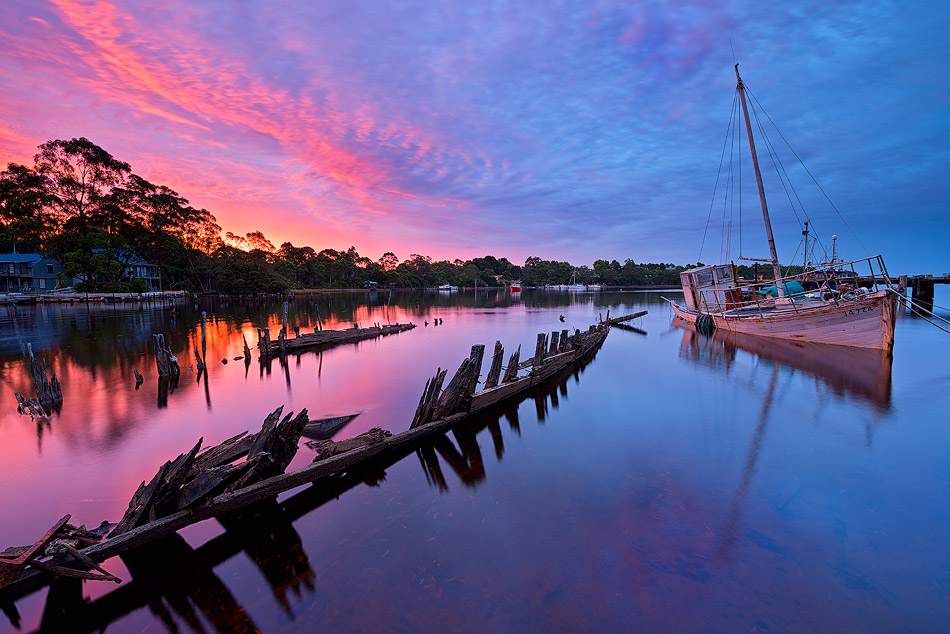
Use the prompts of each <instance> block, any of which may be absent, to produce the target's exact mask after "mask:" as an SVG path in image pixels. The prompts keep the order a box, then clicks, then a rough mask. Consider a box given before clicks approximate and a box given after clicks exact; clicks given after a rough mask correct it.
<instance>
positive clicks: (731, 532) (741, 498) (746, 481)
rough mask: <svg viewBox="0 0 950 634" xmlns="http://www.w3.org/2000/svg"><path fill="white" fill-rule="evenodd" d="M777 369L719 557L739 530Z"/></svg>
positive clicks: (729, 546) (760, 446)
mask: <svg viewBox="0 0 950 634" xmlns="http://www.w3.org/2000/svg"><path fill="white" fill-rule="evenodd" d="M778 368H779V366H778V364H772V378H771V379H770V380H769V389H768V391H767V392H766V393H765V402H764V403H762V413H761V414H759V424H758V426H757V427H756V428H755V434H753V436H752V444H750V445H749V455H748V456H746V460H745V465H744V466H743V467H742V479H741V480H740V481H739V489H738V490H737V491H736V496H735V498H734V499H733V501H732V509H731V510H730V512H729V522H728V523H727V524H726V529H725V531H724V534H723V541H722V545H721V546H720V548H719V553H720V555H726V554H727V553H728V551H729V550H730V549H731V548H732V543H733V542H734V541H735V539H736V532H737V531H738V530H739V523H740V521H741V519H742V511H743V510H744V509H745V503H746V498H748V497H749V487H750V485H751V484H752V476H754V475H755V465H756V462H758V460H759V450H760V449H761V448H762V438H763V437H764V436H765V426H766V424H767V423H768V422H769V410H771V409H772V399H773V397H774V396H775V384H776V383H777V382H778Z"/></svg>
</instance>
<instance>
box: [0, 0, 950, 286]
mask: <svg viewBox="0 0 950 634" xmlns="http://www.w3.org/2000/svg"><path fill="white" fill-rule="evenodd" d="M948 33H950V3H946V2H937V1H924V2H907V1H906V0H895V1H887V0H859V1H856V2H850V1H847V0H842V1H838V2H834V3H830V2H828V1H827V0H802V1H793V2H783V3H773V2H761V1H760V0H756V1H745V0H742V1H739V0H735V1H732V2H728V1H726V2H683V1H672V2H669V1H668V2H654V1H649V0H646V1H644V0H636V1H633V2H606V1H604V2H601V1H597V0H524V1H519V2H514V1H510V2H499V1H492V0H479V1H478V2H472V1H471V0H439V1H437V2H434V1H432V0H400V1H395V0H393V1H386V0H346V1H342V0H325V1H322V2H317V1H309V0H283V1H282V2H250V1H248V2H233V1H232V0H214V1H198V0H187V1H185V0H161V1H160V2H142V1H117V0H50V1H45V0H3V10H2V11H0V161H2V164H3V165H4V166H5V165H6V164H7V163H9V162H17V163H22V164H27V165H32V163H33V160H32V157H33V155H34V154H35V153H36V147H37V146H38V145H39V144H41V143H43V142H45V141H48V140H51V139H70V138H76V137H86V138H88V139H90V140H91V141H93V142H94V143H96V144H98V145H100V146H101V147H103V148H104V149H106V150H107V151H108V152H110V153H111V154H112V155H113V156H115V157H116V158H118V159H120V160H123V161H126V162H128V163H130V164H131V166H132V169H133V171H134V172H135V173H137V174H139V175H141V176H143V177H144V178H146V179H148V180H150V181H152V182H153V183H158V184H164V185H167V186H169V187H171V188H172V189H174V190H176V191H177V192H178V193H179V194H181V195H183V196H184V197H185V198H187V199H188V200H189V201H190V202H191V204H192V205H194V206H196V207H203V208H206V209H208V210H209V211H211V212H212V213H213V214H214V215H215V217H216V218H217V220H218V223H219V224H220V225H221V226H222V228H223V229H224V230H225V231H231V232H233V233H236V234H244V233H247V232H250V231H255V230H260V231H263V232H264V234H265V235H266V236H267V237H268V238H269V239H270V240H271V241H272V242H273V243H274V244H277V245H279V244H281V243H282V242H285V241H290V242H292V243H293V244H294V245H296V246H303V245H309V246H312V247H314V248H315V249H317V250H320V249H323V248H333V249H338V250H342V249H346V248H348V247H350V246H355V247H356V248H357V250H358V251H359V252H360V254H361V255H365V256H369V257H371V258H372V259H377V258H379V257H380V256H381V255H382V254H383V253H384V252H386V251H392V252H394V253H395V254H396V255H397V257H399V258H400V259H406V258H408V257H409V256H410V254H422V255H428V256H431V257H433V258H434V259H455V258H461V259H469V258H472V257H479V256H484V255H486V254H491V255H495V256H496V257H507V258H508V259H509V260H511V261H512V262H513V263H515V264H522V263H523V262H524V260H525V258H527V257H529V256H538V257H541V258H544V259H553V260H567V261H570V262H572V263H573V264H575V265H582V264H587V265H591V264H592V263H593V261H594V260H595V259H600V258H602V259H607V260H612V259H617V260H618V261H620V262H621V263H622V262H624V260H625V259H627V258H630V259H633V260H634V261H636V262H673V263H678V264H687V263H693V262H697V261H699V260H703V261H705V262H707V263H708V262H712V261H719V260H723V261H725V260H736V258H738V257H740V256H745V257H767V255H768V250H767V246H766V243H765V236H764V229H763V228H762V226H763V225H762V222H761V210H760V209H759V207H758V196H757V193H756V190H755V188H754V178H753V177H752V176H742V185H743V193H742V194H741V198H742V211H741V220H740V215H739V213H738V212H737V211H736V205H735V202H734V201H738V196H737V195H734V194H730V195H726V194H725V192H727V191H729V190H727V189H726V188H725V187H724V186H723V184H724V183H725V182H726V180H725V179H726V175H728V164H730V161H729V157H730V156H738V154H739V151H738V150H733V149H731V148H732V146H731V143H727V139H729V138H730V137H729V136H728V135H727V130H728V124H729V119H730V113H731V112H732V108H733V103H734V97H735V86H736V78H735V71H734V70H733V65H734V64H735V63H736V62H737V61H738V62H739V64H740V66H739V69H740V72H741V73H742V77H743V80H744V82H745V85H746V86H747V87H748V89H749V93H750V99H751V97H754V102H755V103H756V104H757V106H758V107H760V108H761V113H762V114H761V116H762V117H763V119H764V117H765V113H767V115H768V118H770V119H771V120H772V121H774V122H775V124H776V125H777V126H778V130H780V131H781V136H779V135H778V133H769V134H770V136H769V138H770V139H772V142H773V144H776V145H777V144H778V143H781V139H782V137H784V138H785V139H786V140H787V141H788V142H789V143H790V144H791V146H792V147H793V148H794V149H795V151H796V152H797V155H798V157H800V159H801V160H802V162H803V163H804V165H805V166H806V167H807V169H808V171H809V172H810V173H811V174H812V175H813V176H814V177H815V179H817V181H818V183H819V184H820V186H821V188H822V189H821V190H819V189H817V188H816V187H814V185H813V184H812V185H811V186H810V187H811V188H812V189H813V190H814V193H805V192H811V191H812V190H809V189H808V187H809V182H810V179H808V177H807V176H803V177H802V180H801V181H799V180H796V178H797V177H793V178H792V182H793V183H794V184H795V192H796V193H797V195H798V196H799V197H800V198H801V199H802V201H803V204H804V211H801V210H798V211H793V210H792V209H791V208H790V206H789V204H788V202H787V200H788V199H789V198H791V199H792V200H796V198H795V196H787V195H786V193H785V190H784V187H783V186H782V185H781V183H779V182H778V181H777V180H774V179H773V180H770V178H772V176H773V175H774V174H775V172H776V170H775V168H773V167H771V163H769V167H768V168H767V167H766V165H765V163H766V162H767V160H763V172H764V173H765V176H764V178H765V187H766V191H767V198H768V200H769V208H770V213H771V216H772V223H773V229H774V232H775V235H776V241H777V243H778V244H777V246H778V253H779V258H780V260H782V261H783V262H789V261H792V260H793V256H794V259H798V258H800V257H801V250H800V248H801V245H800V242H801V229H800V225H799V222H800V221H801V220H802V219H803V214H806V213H807V216H808V217H809V218H811V221H812V228H813V230H814V233H813V235H815V236H818V237H820V239H822V243H823V244H824V245H826V246H827V245H828V244H829V243H830V236H831V235H832V234H834V235H837V236H838V240H837V242H836V248H837V249H838V255H844V256H845V257H847V258H849V259H853V258H861V257H866V255H868V254H875V255H876V254H878V253H880V254H883V255H884V257H885V261H886V262H887V265H888V269H889V270H890V271H891V273H894V274H900V273H908V274H916V273H934V274H945V273H948V272H950V257H948V255H947V247H946V245H947V244H948V243H950V215H948V213H947V212H948V194H950V177H948V172H950V169H948V168H950V160H948V153H950V80H948V77H950V37H948ZM757 133H758V132H757ZM760 143H761V144H763V145H764V141H762V142H760V141H758V140H757V145H759V144H760ZM758 149H759V153H760V155H762V154H764V153H767V151H766V149H765V148H764V147H759V148H758ZM745 152H746V156H743V158H742V160H741V163H742V169H743V170H747V169H748V166H749V164H750V161H749V160H748V150H747V149H746V150H745ZM724 156H725V160H724V159H723V157H724ZM766 159H767V157H766ZM791 163H792V164H791V165H790V164H789V163H786V162H785V160H784V159H783V165H785V166H786V167H794V161H792V162H791ZM721 165H725V167H723V168H722V170H724V171H723V172H722V173H723V174H725V175H723V176H720V166H721ZM733 173H734V174H738V172H733ZM717 178H718V179H719V185H718V186H717ZM748 187H751V189H748ZM822 191H823V192H824V194H827V197H828V198H829V199H830V200H831V201H832V202H833V204H834V207H831V206H830V205H829V204H828V202H827V200H826V199H825V196H824V194H822V193H821V192H822ZM783 203H784V206H783ZM796 215H797V216H798V218H797V219H796ZM724 227H727V228H731V229H732V230H733V232H732V237H731V238H729V239H728V240H726V239H724V238H723V231H722V230H723V228H724ZM739 227H741V238H739V237H738V234H739V232H738V231H737V228H739ZM740 245H741V248H740ZM736 261H737V263H741V261H739V260H736Z"/></svg>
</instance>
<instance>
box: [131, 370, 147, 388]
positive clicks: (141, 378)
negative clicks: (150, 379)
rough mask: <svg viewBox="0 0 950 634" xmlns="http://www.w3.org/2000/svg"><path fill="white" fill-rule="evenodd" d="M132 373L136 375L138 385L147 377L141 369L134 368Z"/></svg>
mask: <svg viewBox="0 0 950 634" xmlns="http://www.w3.org/2000/svg"><path fill="white" fill-rule="evenodd" d="M132 374H134V375H135V384H136V385H141V384H142V382H143V381H145V378H144V377H143V376H142V375H141V374H139V371H138V370H136V369H135V368H132Z"/></svg>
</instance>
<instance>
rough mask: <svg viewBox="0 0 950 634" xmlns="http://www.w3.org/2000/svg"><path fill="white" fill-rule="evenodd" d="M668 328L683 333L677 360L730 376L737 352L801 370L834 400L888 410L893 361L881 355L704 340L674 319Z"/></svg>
mask: <svg viewBox="0 0 950 634" xmlns="http://www.w3.org/2000/svg"><path fill="white" fill-rule="evenodd" d="M672 325H673V326H674V327H675V328H680V329H682V330H683V339H682V342H681V343H680V356H681V357H683V358H685V359H690V360H691V361H695V362H699V363H703V364H706V365H708V366H710V367H712V368H714V369H716V370H721V371H724V372H729V371H730V369H731V367H732V365H733V364H734V363H735V361H736V353H737V352H738V351H743V352H746V353H749V354H751V355H754V356H755V357H757V358H759V359H764V360H767V361H772V362H775V363H778V364H781V365H782V366H785V367H788V368H790V369H793V370H801V371H803V372H805V373H807V374H808V375H810V376H812V377H814V378H815V379H816V380H817V381H818V382H819V383H820V384H821V385H823V386H825V387H827V388H829V389H831V391H832V392H834V393H835V394H836V395H839V396H844V395H847V396H851V397H854V398H857V399H860V400H861V401H864V402H866V403H869V404H870V405H873V406H874V407H875V409H877V410H878V411H880V412H886V411H888V410H890V408H891V364H892V357H891V355H889V354H887V353H885V352H882V351H880V350H871V349H867V348H851V347H846V346H831V345H826V344H820V343H808V342H802V341H785V340H782V339H770V338H767V337H753V336H750V335H745V334H742V333H737V332H730V331H725V330H715V331H714V332H713V333H712V334H711V335H703V334H700V333H698V332H696V328H695V327H694V326H692V325H690V324H687V323H686V322H684V321H682V320H680V319H678V318H674V319H673V321H672Z"/></svg>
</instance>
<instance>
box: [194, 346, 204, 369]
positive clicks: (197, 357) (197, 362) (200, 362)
mask: <svg viewBox="0 0 950 634" xmlns="http://www.w3.org/2000/svg"><path fill="white" fill-rule="evenodd" d="M195 367H196V368H198V370H199V371H200V370H204V369H205V362H204V360H203V359H202V358H201V353H200V352H198V346H195Z"/></svg>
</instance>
